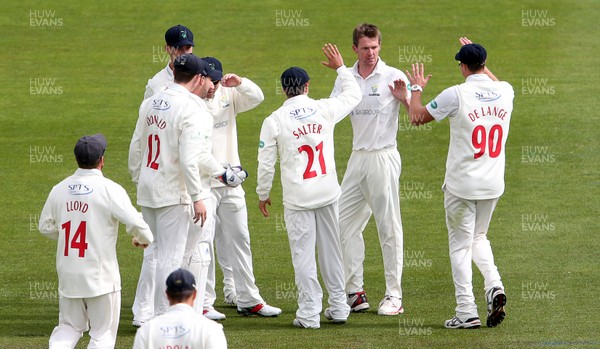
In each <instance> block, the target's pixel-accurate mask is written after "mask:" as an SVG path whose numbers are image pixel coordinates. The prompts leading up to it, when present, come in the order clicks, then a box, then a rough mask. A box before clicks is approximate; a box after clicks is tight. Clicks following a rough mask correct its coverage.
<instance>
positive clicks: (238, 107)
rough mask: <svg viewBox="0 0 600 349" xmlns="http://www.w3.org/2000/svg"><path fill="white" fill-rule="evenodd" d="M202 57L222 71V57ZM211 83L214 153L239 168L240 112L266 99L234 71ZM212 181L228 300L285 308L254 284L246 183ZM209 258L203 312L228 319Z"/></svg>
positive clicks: (258, 308) (244, 309) (257, 310)
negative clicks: (270, 300) (269, 302)
mask: <svg viewBox="0 0 600 349" xmlns="http://www.w3.org/2000/svg"><path fill="white" fill-rule="evenodd" d="M203 59H204V60H205V61H207V62H209V64H211V66H212V67H213V68H214V69H215V70H216V71H217V72H220V73H222V72H223V66H222V64H221V62H220V61H219V60H218V59H216V58H214V57H204V58H203ZM213 83H214V86H215V87H214V88H212V89H210V90H209V91H208V94H207V96H206V98H204V102H206V105H207V108H208V111H209V112H210V113H211V114H212V116H213V117H214V122H213V124H214V128H213V135H212V142H213V147H212V153H213V156H214V157H215V158H216V159H217V161H219V162H220V163H222V164H230V165H231V166H232V167H240V168H241V161H240V156H239V154H238V142H237V122H236V119H237V115H238V114H239V113H242V112H245V111H248V110H251V109H253V108H255V107H256V106H258V105H259V104H260V103H261V102H262V101H263V100H264V95H263V93H262V90H261V89H260V87H259V86H258V85H256V84H255V83H254V82H252V81H251V80H250V79H247V78H242V77H239V76H238V75H236V74H231V73H230V74H225V75H224V76H222V78H221V79H220V80H216V81H213ZM211 187H212V189H211V191H210V198H209V199H208V201H207V202H210V205H211V207H208V206H207V209H208V214H209V217H208V220H209V221H210V220H213V221H214V222H215V223H216V225H217V226H218V230H216V231H215V230H213V231H212V233H213V236H211V238H210V240H209V243H210V245H211V249H210V251H211V253H212V252H213V251H214V250H213V248H212V245H213V242H214V240H218V241H219V244H218V245H217V246H218V247H217V257H218V258H219V263H220V264H221V268H222V270H223V276H224V288H225V301H226V303H228V304H234V303H235V304H236V305H237V308H238V313H239V314H240V315H245V316H246V315H261V316H277V315H279V314H281V309H279V308H276V307H272V306H270V305H267V304H266V303H265V301H264V300H263V299H262V297H261V296H260V292H259V290H258V287H257V286H256V282H255V278H254V271H253V267H252V251H251V249H250V232H249V230H248V211H247V209H246V198H245V192H244V189H243V188H242V187H241V186H237V187H235V188H232V187H228V186H225V185H224V184H223V182H221V181H218V180H215V179H213V180H212V181H211ZM213 207H214V209H212V210H211V208H213ZM211 215H213V216H211ZM215 228H216V227H215ZM211 261H212V262H211V266H210V269H209V272H208V283H207V285H206V294H205V297H204V315H205V316H206V317H208V318H209V319H213V320H222V319H225V314H222V313H220V312H218V311H216V310H215V309H214V302H215V300H216V296H217V295H216V291H215V283H216V280H215V258H214V253H213V254H212V255H211ZM221 262H222V263H221Z"/></svg>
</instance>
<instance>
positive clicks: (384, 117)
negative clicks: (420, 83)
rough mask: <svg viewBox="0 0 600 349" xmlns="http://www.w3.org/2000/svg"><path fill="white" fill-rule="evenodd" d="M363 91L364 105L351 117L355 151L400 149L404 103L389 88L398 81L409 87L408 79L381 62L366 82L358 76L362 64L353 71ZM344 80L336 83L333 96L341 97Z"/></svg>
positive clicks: (356, 64)
mask: <svg viewBox="0 0 600 349" xmlns="http://www.w3.org/2000/svg"><path fill="white" fill-rule="evenodd" d="M351 71H352V74H353V75H354V77H355V78H356V81H357V82H358V85H359V86H360V89H361V91H362V100H361V102H360V103H359V104H358V105H357V106H356V108H354V110H352V112H351V113H350V121H351V122H352V130H353V133H354V137H353V140H352V149H353V150H361V149H362V150H369V151H371V150H380V149H384V148H390V147H396V134H397V132H398V113H399V112H400V104H401V103H400V101H399V100H397V99H396V98H394V96H393V95H392V92H391V91H390V88H389V87H388V86H389V85H393V82H394V80H398V79H400V80H403V81H404V82H406V84H407V85H408V84H409V81H408V79H407V78H406V75H405V74H404V73H403V72H401V71H400V70H398V69H396V68H393V67H390V66H388V65H387V64H385V62H383V61H382V60H381V58H379V61H378V62H377V66H376V67H375V69H374V70H373V72H372V73H371V75H369V76H368V77H367V78H366V79H363V78H362V77H361V76H360V74H359V73H358V61H357V62H356V63H354V66H353V67H352V69H351ZM340 87H341V84H340V78H339V77H338V79H337V80H336V81H335V85H334V87H333V92H332V93H331V96H332V97H333V96H337V95H338V94H339V93H340Z"/></svg>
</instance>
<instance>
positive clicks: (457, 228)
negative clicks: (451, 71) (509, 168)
mask: <svg viewBox="0 0 600 349" xmlns="http://www.w3.org/2000/svg"><path fill="white" fill-rule="evenodd" d="M460 42H461V44H462V45H463V46H462V47H461V49H460V51H459V52H458V53H457V54H456V57H455V59H456V60H457V61H459V62H460V63H459V64H460V69H461V73H462V75H463V76H464V77H465V79H466V80H465V82H464V83H463V84H460V85H455V86H452V87H449V88H447V89H445V90H444V91H442V93H440V94H439V95H438V96H437V97H435V98H434V99H433V100H432V101H431V102H430V103H429V104H428V105H427V106H423V105H422V103H421V93H422V91H423V89H424V88H425V85H426V84H427V82H428V81H429V78H430V77H431V76H430V75H428V76H427V77H425V74H424V70H423V64H421V65H420V66H419V64H413V66H412V75H410V74H409V79H410V83H411V89H412V92H413V97H412V101H411V103H410V111H409V113H410V117H411V122H413V123H414V124H417V125H420V124H424V123H427V122H430V121H433V120H436V121H438V122H440V121H442V120H443V119H445V118H446V117H448V119H449V121H450V146H449V150H448V159H447V162H446V178H445V179H444V185H443V187H442V189H443V190H444V207H445V209H446V225H447V228H448V240H449V246H450V263H451V265H452V278H453V280H454V287H455V295H456V303H457V306H456V315H455V316H454V317H453V318H452V319H450V320H447V321H446V322H445V323H444V326H445V327H446V328H477V327H479V326H481V321H480V320H479V315H478V314H477V305H476V304H475V297H474V295H473V284H472V278H473V272H472V269H471V261H473V262H475V264H476V265H477V267H478V268H479V270H480V271H481V274H482V275H483V278H484V283H485V285H484V289H485V295H486V299H487V305H488V309H487V310H488V311H487V326H488V327H494V326H497V325H498V324H500V323H501V322H502V320H503V319H504V317H505V310H504V306H505V305H506V295H505V294H504V286H503V285H502V281H501V280H500V274H499V272H498V268H497V267H496V265H495V264H494V255H493V253H492V248H491V246H490V242H489V240H488V239H487V232H488V227H489V224H490V220H491V218H492V213H493V212H494V208H495V207H496V204H497V203H498V199H499V197H500V196H501V195H502V193H503V192H504V168H505V146H506V139H507V137H508V129H509V126H510V119H511V113H512V110H513V99H514V90H513V88H512V86H511V85H510V84H509V83H507V82H503V81H498V79H497V78H496V77H495V76H494V75H493V74H492V73H491V72H490V70H489V69H488V68H487V67H486V66H485V61H486V58H487V52H486V51H485V49H484V48H483V47H482V46H481V45H478V44H473V43H471V41H470V40H468V39H467V38H460ZM398 86H399V87H400V88H402V89H404V90H406V85H405V84H403V83H398Z"/></svg>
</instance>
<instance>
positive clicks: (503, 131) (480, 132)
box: [426, 74, 515, 200]
mask: <svg viewBox="0 0 600 349" xmlns="http://www.w3.org/2000/svg"><path fill="white" fill-rule="evenodd" d="M514 95H515V93H514V90H513V88H512V86H511V85H510V84H509V83H507V82H504V81H493V80H492V79H490V78H489V77H488V76H487V75H485V74H473V75H470V76H468V77H467V79H466V81H465V83H463V84H460V85H456V86H452V87H449V88H447V89H446V90H444V91H443V92H442V93H440V94H439V95H438V96H437V97H436V98H435V99H433V100H432V101H431V102H430V103H429V104H428V105H427V106H426V108H427V110H428V111H429V113H430V114H431V115H432V116H433V117H434V118H435V119H436V120H437V121H438V122H439V121H441V120H443V119H444V118H445V117H446V116H450V146H449V150H448V159H447V161H446V178H445V180H444V185H445V187H446V189H447V190H448V191H450V193H452V194H453V195H455V196H458V197H461V198H464V199H469V200H484V199H493V198H497V197H499V196H500V195H502V193H503V192H504V168H505V146H506V139H507V137H508V130H509V126H510V119H511V113H512V109H513V99H514Z"/></svg>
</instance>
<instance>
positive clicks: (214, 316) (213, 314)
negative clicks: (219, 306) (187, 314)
mask: <svg viewBox="0 0 600 349" xmlns="http://www.w3.org/2000/svg"><path fill="white" fill-rule="evenodd" d="M202 315H204V316H205V317H206V318H208V319H211V320H214V321H221V320H225V319H226V318H227V316H225V314H223V313H219V312H218V311H217V310H216V309H215V308H213V307H212V306H208V307H206V308H204V311H203V312H202Z"/></svg>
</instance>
